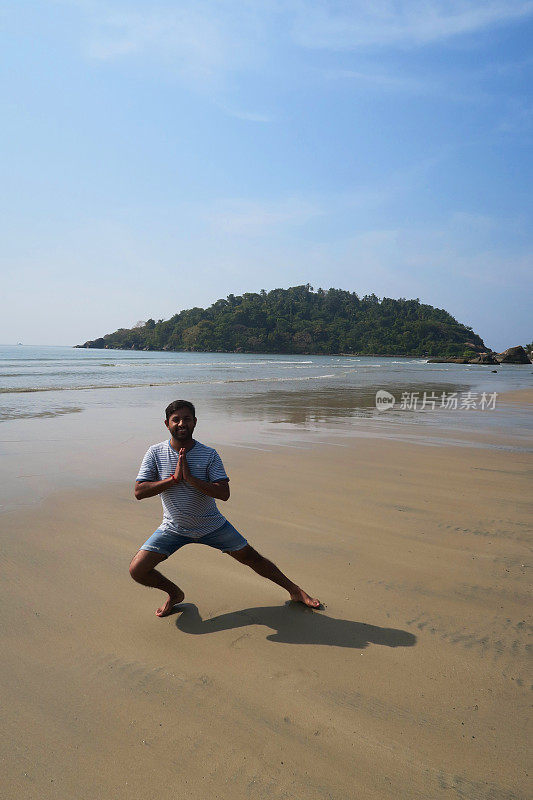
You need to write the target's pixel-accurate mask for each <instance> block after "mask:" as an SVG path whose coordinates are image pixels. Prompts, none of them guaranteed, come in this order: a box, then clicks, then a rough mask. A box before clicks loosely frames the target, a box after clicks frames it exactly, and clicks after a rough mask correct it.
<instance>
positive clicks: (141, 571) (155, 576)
mask: <svg viewBox="0 0 533 800" xmlns="http://www.w3.org/2000/svg"><path fill="white" fill-rule="evenodd" d="M167 557H168V556H166V555H164V554H163V553H154V552H153V551H152V550H139V552H138V553H137V554H136V555H135V556H133V558H132V560H131V564H130V575H131V577H132V578H133V580H134V581H137V583H141V584H142V585H143V586H153V588H154V589H161V591H162V592H166V593H167V594H168V599H167V600H166V602H164V603H163V605H162V606H160V607H159V608H158V609H157V611H156V612H155V613H156V614H157V616H158V617H166V616H167V615H168V614H170V612H171V611H172V608H173V606H175V605H176V604H177V603H181V602H182V600H183V598H184V597H185V595H184V593H183V592H182V590H181V589H180V587H179V586H176V584H175V583H172V581H169V579H168V578H165V576H164V575H161V573H160V572H158V571H157V570H156V569H154V567H156V566H157V565H158V564H159V562H160V561H163V559H165V558H167Z"/></svg>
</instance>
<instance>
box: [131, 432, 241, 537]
mask: <svg viewBox="0 0 533 800" xmlns="http://www.w3.org/2000/svg"><path fill="white" fill-rule="evenodd" d="M186 458H187V464H188V465H189V470H190V472H191V475H193V476H194V477H195V478H200V480H202V481H209V482H210V483H213V482H214V481H220V480H228V476H227V475H226V471H225V470H224V465H223V464H222V460H221V458H220V456H219V455H218V453H217V451H216V450H213V448H212V447H206V445H205V444H201V443H200V442H196V441H195V443H194V445H193V446H192V447H191V449H190V450H188V451H187V456H186ZM177 464H178V451H177V450H174V448H173V447H172V446H171V444H170V440H168V441H166V442H159V444H154V445H152V446H151V447H150V448H149V449H148V451H147V453H146V455H145V457H144V458H143V460H142V464H141V467H140V469H139V474H138V475H137V480H138V481H162V480H164V478H169V477H170V476H171V475H173V474H174V472H175V471H176V466H177ZM161 502H162V504H163V522H162V524H161V526H160V528H161V529H163V530H167V531H171V532H173V533H180V534H182V535H183V536H190V537H191V539H196V538H199V537H201V536H204V535H205V534H206V533H212V532H213V531H216V529H217V528H220V527H222V525H224V523H225V522H226V518H225V517H223V516H222V514H221V513H220V511H219V510H218V508H217V505H216V503H215V499H214V498H213V497H208V496H207V495H205V494H203V493H202V492H200V491H198V489H195V488H194V487H193V486H190V485H189V484H188V483H186V482H185V481H180V482H179V483H176V484H175V485H174V486H171V487H170V488H169V489H165V491H164V492H161Z"/></svg>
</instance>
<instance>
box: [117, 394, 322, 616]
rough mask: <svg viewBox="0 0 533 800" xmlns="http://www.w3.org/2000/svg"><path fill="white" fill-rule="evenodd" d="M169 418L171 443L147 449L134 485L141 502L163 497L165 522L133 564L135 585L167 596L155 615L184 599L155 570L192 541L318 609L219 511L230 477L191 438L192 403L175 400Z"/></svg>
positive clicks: (165, 612)
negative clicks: (212, 548)
mask: <svg viewBox="0 0 533 800" xmlns="http://www.w3.org/2000/svg"><path fill="white" fill-rule="evenodd" d="M165 416H166V418H165V425H166V427H167V428H168V430H169V432H170V439H169V440H168V441H164V442H160V443H159V444H155V445H152V447H150V448H149V450H148V452H147V453H146V455H145V456H144V458H143V461H142V464H141V468H140V470H139V474H138V476H137V480H136V482H135V497H136V498H137V500H143V499H144V498H145V497H154V496H155V495H156V494H160V495H161V502H162V504H163V522H162V523H161V525H160V527H159V528H158V529H157V530H156V531H155V533H154V534H152V536H150V538H149V539H147V541H146V542H145V543H144V544H143V545H142V547H141V549H140V550H139V552H138V553H137V555H135V556H134V557H133V559H132V562H131V564H130V575H131V577H132V578H133V580H135V581H137V583H142V584H143V586H153V587H154V588H155V589H161V590H162V591H163V592H166V593H167V595H168V597H167V599H166V601H165V602H164V603H163V605H162V606H160V607H159V608H158V609H157V611H156V612H155V613H156V614H157V616H158V617H166V616H167V615H168V614H170V613H171V612H172V608H173V607H174V606H175V605H176V604H177V603H181V602H182V600H183V599H184V597H185V595H184V593H183V592H182V590H181V589H180V588H179V586H176V584H175V583H172V581H170V580H168V578H165V576H164V575H162V574H161V573H160V572H158V570H156V569H155V567H156V566H157V565H158V564H159V563H160V562H161V561H163V560H164V559H165V558H168V556H170V555H172V553H175V552H176V550H179V548H180V547H183V545H185V544H189V543H191V542H198V543H199V544H206V545H208V546H209V547H214V548H215V549H217V550H221V551H222V552H223V553H228V555H230V556H232V557H233V558H234V559H236V561H240V562H241V564H246V565H247V566H249V567H251V568H252V569H253V570H255V572H257V573H258V574H259V575H262V576H263V577H265V578H268V579H269V580H271V581H273V582H274V583H277V584H278V586H281V587H283V588H284V589H286V590H287V591H288V592H289V595H290V597H291V600H296V601H298V602H301V603H304V604H305V605H306V606H310V607H311V608H318V607H319V606H320V601H319V600H316V599H314V598H312V597H310V596H309V595H308V594H307V593H306V592H304V591H303V589H300V587H299V586H297V585H296V584H295V583H293V582H292V581H290V580H289V579H288V578H287V577H286V576H285V575H284V574H283V573H282V572H281V571H280V570H279V569H278V568H277V567H276V565H275V564H273V563H272V562H271V561H268V559H266V558H264V557H263V556H262V555H260V554H259V553H258V552H257V551H256V550H254V549H253V547H251V546H250V545H249V544H248V542H247V541H246V539H245V538H244V536H241V534H240V533H239V532H238V531H237V530H235V528H234V527H233V525H231V524H230V523H229V522H228V521H227V519H226V518H225V517H223V516H222V514H221V513H220V511H219V510H218V508H217V506H216V503H215V499H217V500H228V498H229V478H228V476H227V475H226V472H225V470H224V466H223V464H222V461H221V459H220V456H219V455H218V453H217V452H216V450H213V448H212V447H206V446H205V445H203V444H201V443H200V442H198V441H196V440H195V439H193V438H192V435H193V431H194V428H195V426H196V417H195V410H194V406H193V404H192V403H190V402H189V401H188V400H175V401H174V402H173V403H171V404H170V405H169V406H168V408H167V409H166V411H165Z"/></svg>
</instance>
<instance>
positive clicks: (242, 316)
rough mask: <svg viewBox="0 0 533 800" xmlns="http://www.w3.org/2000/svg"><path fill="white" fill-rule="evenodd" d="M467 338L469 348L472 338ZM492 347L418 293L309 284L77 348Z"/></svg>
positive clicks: (389, 351) (318, 350)
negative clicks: (385, 294)
mask: <svg viewBox="0 0 533 800" xmlns="http://www.w3.org/2000/svg"><path fill="white" fill-rule="evenodd" d="M467 344H468V348H467V347H466V345H467ZM472 346H474V347H475V348H479V349H485V345H484V343H483V340H482V339H481V338H480V337H479V336H478V335H477V334H475V333H474V332H473V330H472V328H470V327H469V326H466V325H462V324H461V323H459V322H458V321H457V320H456V319H454V317H452V316H451V314H449V313H448V312H447V311H445V310H444V309H441V308H434V307H433V306H430V305H427V304H425V303H421V302H420V300H419V299H418V298H416V299H415V300H407V299H406V298H405V297H401V298H399V299H398V300H395V299H393V298H390V297H383V298H382V299H381V300H380V299H379V298H378V297H377V296H376V295H375V294H370V295H365V296H364V297H362V298H360V297H359V296H358V295H357V294H356V293H355V292H348V291H345V290H343V289H327V290H325V289H322V288H319V289H318V290H317V291H316V292H315V291H314V289H313V287H312V286H311V285H310V284H305V285H303V286H293V287H291V288H290V289H273V290H272V291H270V292H267V291H265V290H264V289H262V290H261V291H260V292H259V293H256V292H245V293H244V294H243V295H242V296H241V295H239V296H235V295H233V294H229V295H228V296H227V298H225V299H224V298H222V299H220V300H217V301H216V302H214V303H213V304H212V305H211V306H209V308H197V307H195V308H189V309H185V310H183V311H180V312H179V313H177V314H175V315H174V316H173V317H171V318H170V319H168V320H162V319H160V320H158V321H157V322H156V321H155V320H153V319H149V320H148V321H147V322H143V323H137V324H136V325H135V326H134V327H133V328H131V329H127V328H120V329H119V330H117V331H115V332H114V333H108V334H106V335H105V336H103V337H100V338H98V339H94V340H91V341H88V342H85V344H83V345H78V347H90V348H110V349H118V350H124V349H126V350H138V349H142V350H175V351H183V350H185V351H200V352H249V353H300V354H332V353H346V354H358V355H409V356H442V357H451V356H462V355H463V353H464V352H465V349H471V347H472Z"/></svg>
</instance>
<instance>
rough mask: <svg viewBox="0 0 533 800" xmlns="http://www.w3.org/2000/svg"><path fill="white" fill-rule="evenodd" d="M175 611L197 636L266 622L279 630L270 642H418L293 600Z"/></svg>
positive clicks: (182, 607)
mask: <svg viewBox="0 0 533 800" xmlns="http://www.w3.org/2000/svg"><path fill="white" fill-rule="evenodd" d="M174 613H177V614H179V617H178V619H177V620H176V627H177V628H179V629H180V631H183V632H184V633H191V634H195V635H199V634H205V633H216V632H217V631H228V630H234V629H235V628H244V627H246V626H248V625H264V626H265V627H266V628H271V629H272V630H274V631H275V633H271V634H269V635H268V636H267V639H268V640H269V641H271V642H284V643H286V644H325V645H330V646H332V647H355V648H357V649H360V650H362V649H364V648H365V647H368V645H369V644H381V645H385V646H386V647H412V646H413V645H414V644H416V636H414V635H413V634H412V633H409V632H408V631H402V630H398V629H397V628H378V627H377V626H376V625H367V624H366V623H364V622H351V621H350V620H345V619H335V618H334V617H328V616H326V615H325V614H323V613H321V612H318V613H317V612H316V611H312V610H311V609H310V608H306V607H305V606H304V605H302V604H301V603H294V602H292V601H289V602H287V603H285V605H283V606H263V607H260V608H245V609H243V610H242V611H232V612H230V613H228V614H220V615H219V616H218V617H212V618H211V619H202V617H201V616H200V612H199V611H198V608H197V607H196V606H195V605H194V603H181V604H180V605H178V606H176V607H175V610H174Z"/></svg>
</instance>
